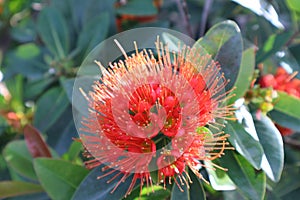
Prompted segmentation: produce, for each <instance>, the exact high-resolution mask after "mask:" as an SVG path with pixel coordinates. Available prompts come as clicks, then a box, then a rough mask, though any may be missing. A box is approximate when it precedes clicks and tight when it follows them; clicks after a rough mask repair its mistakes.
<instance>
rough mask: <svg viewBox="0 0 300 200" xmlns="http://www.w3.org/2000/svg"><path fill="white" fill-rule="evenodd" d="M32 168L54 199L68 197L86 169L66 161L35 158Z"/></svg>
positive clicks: (85, 172) (84, 174)
mask: <svg viewBox="0 0 300 200" xmlns="http://www.w3.org/2000/svg"><path fill="white" fill-rule="evenodd" d="M34 169H35V171H36V174H37V176H38V179H39V181H40V183H41V185H42V186H43V188H44V189H45V191H46V192H47V194H48V195H49V196H50V197H51V198H52V199H54V200H56V199H70V198H71V197H72V195H73V193H74V192H75V190H76V188H77V187H78V185H79V184H80V182H81V181H82V179H83V178H84V177H85V176H86V175H87V174H88V170H87V169H85V168H84V167H81V166H79V165H75V164H72V163H70V162H67V161H63V160H57V159H49V158H36V159H35V160H34Z"/></svg>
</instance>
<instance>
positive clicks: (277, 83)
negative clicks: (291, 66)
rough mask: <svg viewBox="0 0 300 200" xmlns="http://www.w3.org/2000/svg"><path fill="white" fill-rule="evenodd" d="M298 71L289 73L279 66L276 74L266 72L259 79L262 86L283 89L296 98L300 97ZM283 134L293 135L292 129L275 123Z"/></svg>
mask: <svg viewBox="0 0 300 200" xmlns="http://www.w3.org/2000/svg"><path fill="white" fill-rule="evenodd" d="M296 74H297V73H293V74H289V73H288V72H287V71H286V70H285V69H284V68H283V67H278V68H277V71H276V73H275V75H273V74H266V75H264V76H262V77H261V78H260V80H259V84H260V86H261V87H262V88H266V87H272V88H273V89H274V90H278V91H283V92H286V93H288V94H289V95H292V96H294V97H296V98H300V80H299V79H297V78H294V77H295V76H296ZM275 125H276V127H277V128H278V130H279V131H280V133H281V135H283V136H286V135H291V134H293V133H294V131H293V130H292V129H289V128H286V127H283V126H280V125H278V124H275Z"/></svg>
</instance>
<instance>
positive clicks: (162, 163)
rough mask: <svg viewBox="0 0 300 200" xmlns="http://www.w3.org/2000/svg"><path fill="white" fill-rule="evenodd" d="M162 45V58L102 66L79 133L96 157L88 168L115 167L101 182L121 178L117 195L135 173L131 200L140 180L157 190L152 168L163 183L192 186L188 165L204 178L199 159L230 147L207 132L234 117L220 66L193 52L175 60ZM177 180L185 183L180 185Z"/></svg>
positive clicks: (144, 55) (147, 54)
mask: <svg viewBox="0 0 300 200" xmlns="http://www.w3.org/2000/svg"><path fill="white" fill-rule="evenodd" d="M156 47H157V49H156V50H157V52H156V53H157V58H156V57H155V56H154V53H153V52H151V51H146V50H142V51H138V49H137V47H136V52H135V54H132V55H131V56H128V55H126V54H124V56H125V58H126V59H125V60H124V61H122V60H120V61H119V62H117V63H113V64H110V67H109V69H104V67H103V66H102V65H101V64H100V63H97V64H98V65H99V66H100V68H101V70H102V73H103V77H102V78H101V80H100V81H97V82H95V84H94V85H93V91H92V92H90V93H89V95H88V96H87V99H88V101H89V110H90V112H89V116H88V118H85V119H83V122H82V124H83V125H84V128H82V129H81V131H82V132H84V134H81V140H82V143H83V145H84V146H85V148H86V153H85V155H86V156H87V157H88V158H90V160H89V161H87V162H86V166H87V167H88V168H94V167H96V166H99V165H101V164H105V165H106V167H103V169H102V170H103V171H106V170H108V169H112V170H110V171H108V172H107V173H106V174H104V175H103V176H107V175H109V174H112V173H114V172H117V175H116V176H115V177H114V178H117V177H118V176H120V177H121V178H120V181H119V182H118V184H117V185H116V187H115V188H114V190H115V189H116V188H117V187H118V185H119V184H120V183H121V182H123V181H124V180H125V179H126V178H128V177H129V176H130V175H131V174H132V173H133V174H134V176H133V179H132V183H131V185H130V186H129V187H128V190H127V192H126V194H125V196H126V195H128V194H129V193H130V192H131V191H132V189H133V187H134V186H135V183H136V182H137V180H140V183H141V188H142V187H143V185H144V184H145V183H146V184H147V185H149V184H150V185H152V179H151V176H150V171H154V170H158V177H159V182H163V184H164V185H166V182H170V181H171V180H174V181H175V182H176V184H177V185H178V187H179V188H180V189H181V187H180V185H181V184H187V185H188V184H189V182H191V181H190V178H189V175H188V173H187V172H186V166H188V167H189V168H190V169H191V171H192V172H194V173H195V174H196V175H197V176H198V177H199V178H202V179H203V177H202V176H201V174H200V173H199V172H198V170H199V167H200V166H202V165H203V164H202V163H201V161H204V160H213V159H215V158H217V157H220V156H221V155H222V154H223V151H224V149H225V148H227V147H226V144H227V143H226V142H225V140H226V139H227V137H228V135H227V134H224V133H223V132H220V131H219V132H218V133H215V134H212V133H211V132H210V131H209V130H208V129H207V128H204V126H209V125H211V126H212V127H214V129H215V130H217V129H218V127H219V126H220V124H219V123H218V122H217V121H216V119H217V118H223V119H224V118H226V117H227V116H229V115H231V114H232V112H231V111H232V108H231V106H224V104H223V102H224V101H225V100H227V99H228V98H230V97H229V96H227V94H228V93H229V92H230V91H228V92H223V93H222V91H223V90H224V87H225V85H226V84H227V80H226V79H225V78H224V75H223V74H219V72H220V67H219V65H218V64H217V63H216V62H215V61H213V60H211V59H210V57H209V56H202V55H200V52H197V51H196V50H193V49H190V48H183V49H182V51H181V52H179V53H177V54H175V53H172V54H171V53H170V52H169V51H168V47H167V46H165V47H163V44H162V43H161V42H159V41H157V43H156ZM121 50H122V49H121ZM221 105H222V106H223V107H221ZM153 166H154V167H153ZM176 176H179V177H180V180H184V182H182V183H180V184H179V183H177V181H176V178H175V177H176ZM99 178H101V177H99ZM114 190H113V191H114Z"/></svg>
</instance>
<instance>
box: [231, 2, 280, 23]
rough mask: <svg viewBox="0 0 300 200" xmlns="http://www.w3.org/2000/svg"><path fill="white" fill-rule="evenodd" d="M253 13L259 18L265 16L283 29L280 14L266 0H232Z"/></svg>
mask: <svg viewBox="0 0 300 200" xmlns="http://www.w3.org/2000/svg"><path fill="white" fill-rule="evenodd" d="M232 1H234V2H236V3H238V4H240V5H242V6H244V7H246V8H248V9H250V10H251V11H253V12H254V13H256V14H257V15H259V16H263V17H264V18H265V19H266V20H268V21H270V22H271V23H272V24H273V25H274V26H276V27H277V28H280V29H283V28H284V27H283V25H282V23H281V22H280V21H279V17H278V14H277V12H276V10H275V8H274V7H273V6H272V4H271V3H270V2H268V1H266V0H251V1H248V0H232Z"/></svg>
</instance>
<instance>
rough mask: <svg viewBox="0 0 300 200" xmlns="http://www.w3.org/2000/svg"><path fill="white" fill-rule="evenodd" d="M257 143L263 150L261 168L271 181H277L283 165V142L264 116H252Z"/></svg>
mask: <svg viewBox="0 0 300 200" xmlns="http://www.w3.org/2000/svg"><path fill="white" fill-rule="evenodd" d="M253 119H254V125H255V128H256V131H257V135H258V138H259V141H260V143H261V145H262V147H263V149H264V153H265V154H264V156H263V159H262V164H261V168H262V169H263V170H264V171H265V172H266V174H267V176H268V177H269V178H270V179H271V180H272V181H275V182H277V181H279V179H280V176H281V172H282V169H283V163H284V151H283V141H282V137H281V134H280V132H279V131H278V129H277V128H276V127H275V125H274V123H273V122H272V121H271V120H270V119H269V118H268V117H267V116H265V115H260V116H259V119H258V118H257V117H256V114H253Z"/></svg>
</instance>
